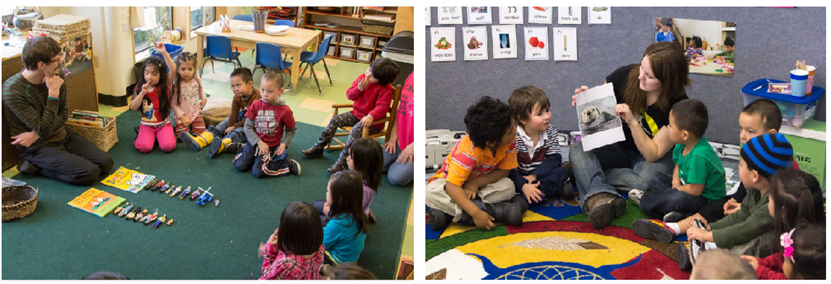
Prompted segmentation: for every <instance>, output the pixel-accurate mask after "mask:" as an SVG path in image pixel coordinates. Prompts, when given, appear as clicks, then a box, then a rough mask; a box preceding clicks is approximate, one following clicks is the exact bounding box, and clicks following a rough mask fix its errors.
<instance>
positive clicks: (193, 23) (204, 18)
mask: <svg viewBox="0 0 831 284" xmlns="http://www.w3.org/2000/svg"><path fill="white" fill-rule="evenodd" d="M214 8H215V7H203V6H191V7H190V30H191V31H192V30H195V29H198V28H201V27H202V26H203V25H204V23H213V22H214V20H215V19H216V13H215V12H214Z"/></svg>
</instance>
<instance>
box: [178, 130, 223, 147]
mask: <svg viewBox="0 0 831 284" xmlns="http://www.w3.org/2000/svg"><path fill="white" fill-rule="evenodd" d="M179 140H182V142H185V144H187V145H188V147H190V148H191V149H192V150H194V151H199V150H202V148H204V147H205V146H208V145H209V144H211V142H213V140H214V134H213V133H212V132H210V131H203V132H202V133H200V134H199V135H190V133H187V132H184V133H182V135H181V136H180V138H179Z"/></svg>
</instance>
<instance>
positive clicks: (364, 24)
mask: <svg viewBox="0 0 831 284" xmlns="http://www.w3.org/2000/svg"><path fill="white" fill-rule="evenodd" d="M361 30H363V31H364V32H367V33H373V34H379V35H392V31H393V30H394V27H393V26H388V25H385V24H384V23H383V22H377V21H372V20H361Z"/></svg>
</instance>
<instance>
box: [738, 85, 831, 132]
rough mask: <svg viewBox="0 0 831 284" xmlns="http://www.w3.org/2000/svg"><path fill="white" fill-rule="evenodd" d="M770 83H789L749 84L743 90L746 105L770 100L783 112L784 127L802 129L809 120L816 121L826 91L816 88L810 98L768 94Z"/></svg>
mask: <svg viewBox="0 0 831 284" xmlns="http://www.w3.org/2000/svg"><path fill="white" fill-rule="evenodd" d="M768 81H770V82H771V83H787V82H784V81H780V80H774V79H759V80H756V81H753V82H750V83H748V84H747V85H745V86H744V88H742V93H744V105H748V104H750V103H752V102H753V101H755V100H758V99H769V100H771V101H773V102H774V103H776V105H777V106H779V110H781V111H782V125H788V126H793V127H796V128H800V127H801V126H802V124H803V123H805V121H807V120H811V119H814V114H815V112H816V109H817V100H819V98H820V97H822V95H824V94H825V89H823V88H820V87H817V86H814V87H813V88H812V92H811V94H810V95H808V96H804V97H795V96H791V95H788V94H778V93H768Z"/></svg>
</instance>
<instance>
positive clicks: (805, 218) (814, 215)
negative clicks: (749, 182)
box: [770, 169, 825, 243]
mask: <svg viewBox="0 0 831 284" xmlns="http://www.w3.org/2000/svg"><path fill="white" fill-rule="evenodd" d="M770 198H771V202H773V224H774V227H775V228H776V233H777V235H781V234H782V233H784V232H788V231H790V230H791V229H793V228H794V227H795V226H796V224H797V223H800V222H805V223H812V224H819V223H821V224H825V212H824V211H825V208H824V207H823V205H822V203H823V201H825V198H823V197H822V188H820V186H819V181H817V179H816V178H815V177H814V176H812V175H810V174H808V173H806V172H803V171H800V170H795V169H782V170H779V171H777V172H776V174H774V175H773V176H771V178H770ZM823 243H824V241H823Z"/></svg>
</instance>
